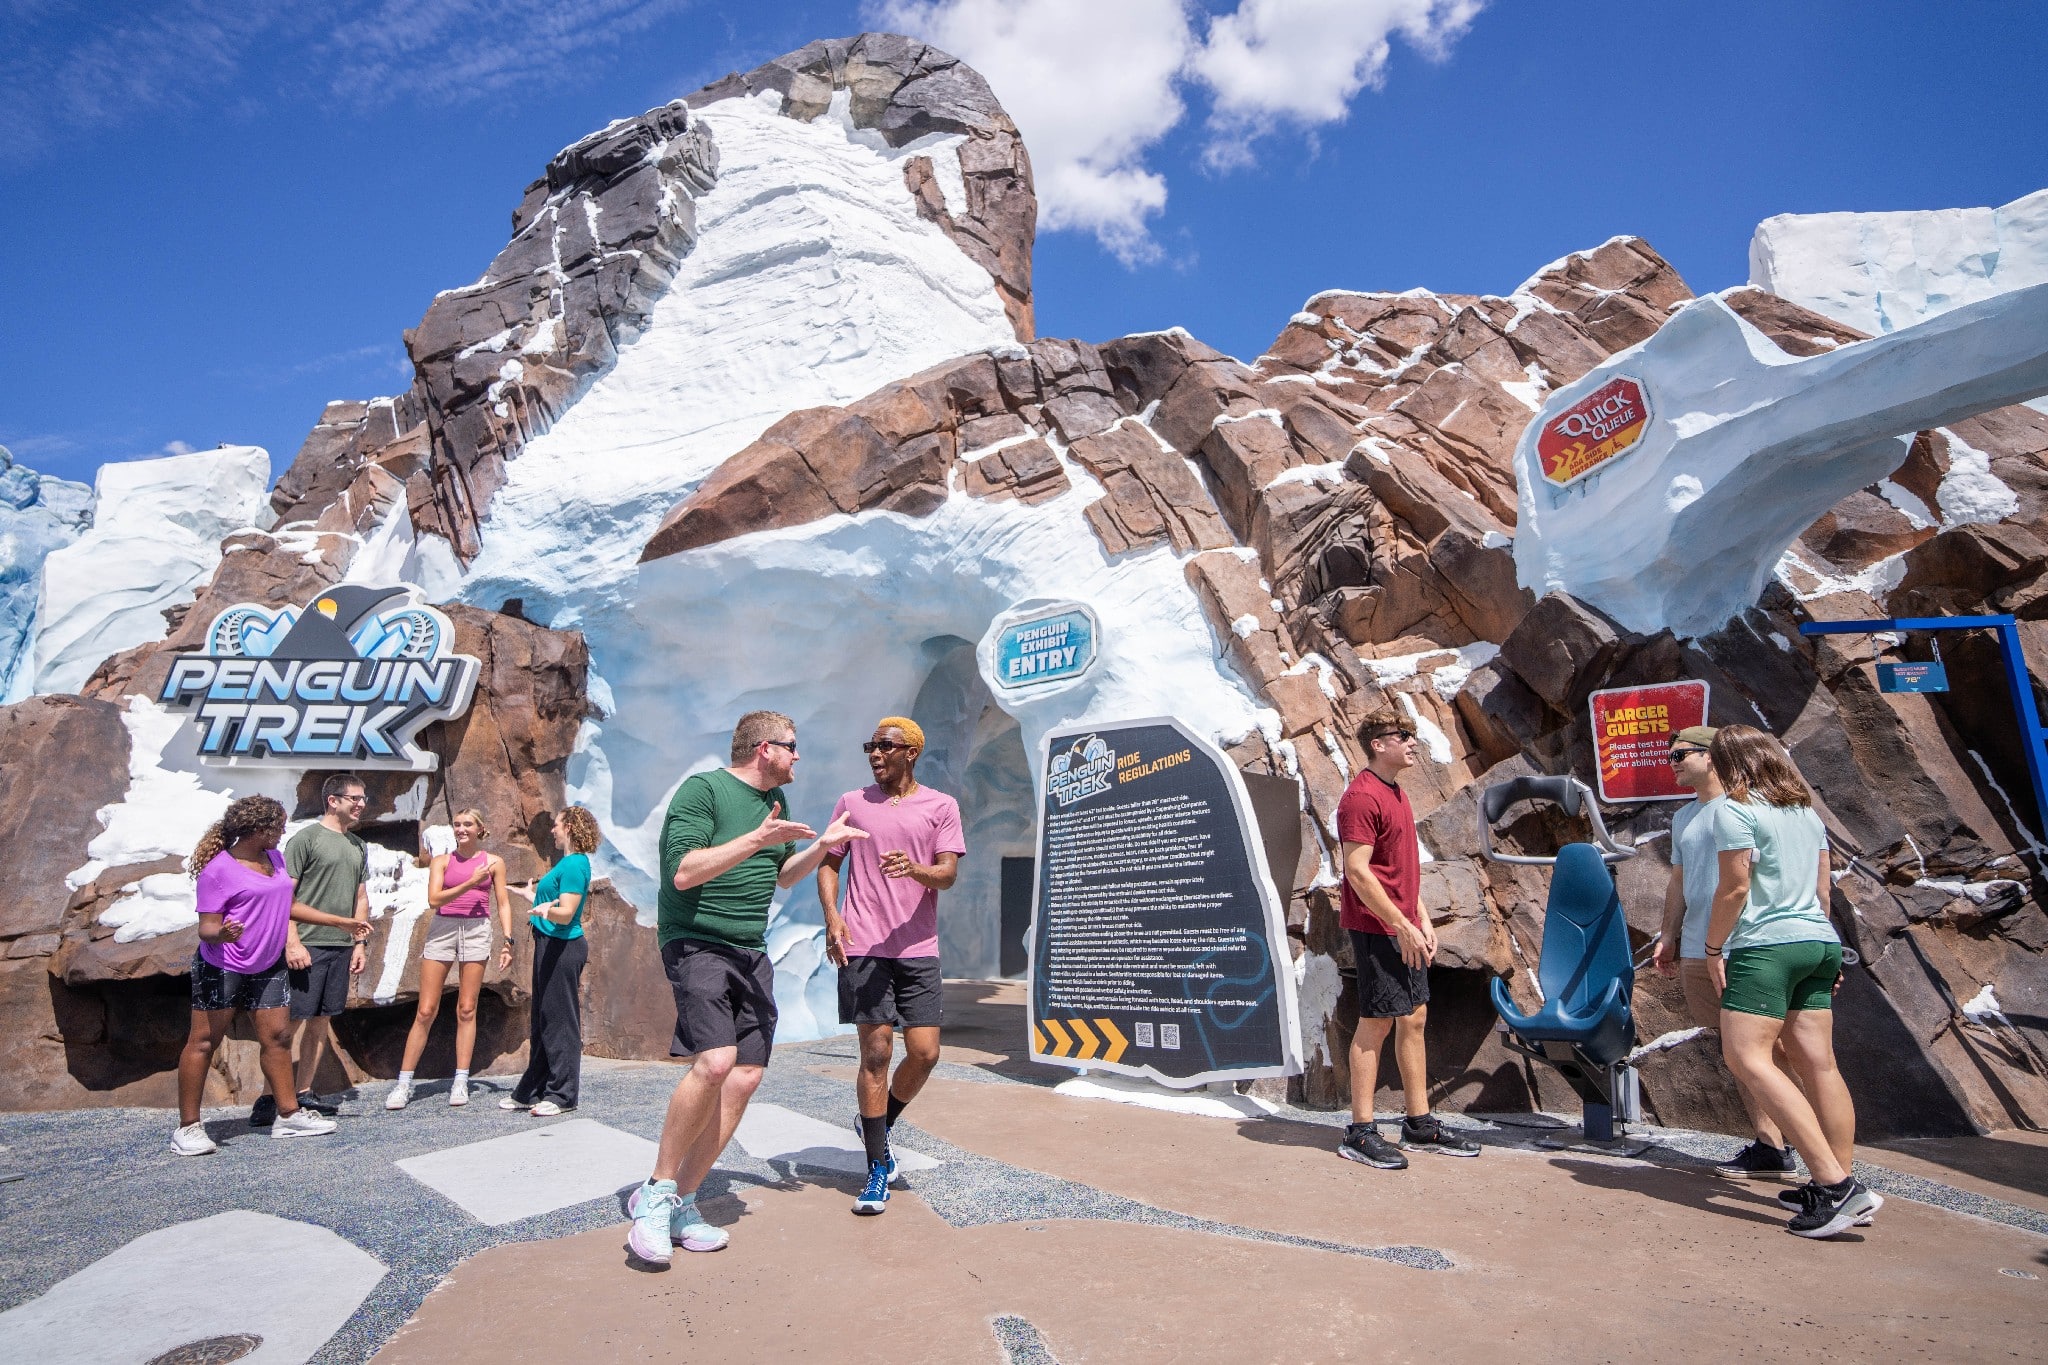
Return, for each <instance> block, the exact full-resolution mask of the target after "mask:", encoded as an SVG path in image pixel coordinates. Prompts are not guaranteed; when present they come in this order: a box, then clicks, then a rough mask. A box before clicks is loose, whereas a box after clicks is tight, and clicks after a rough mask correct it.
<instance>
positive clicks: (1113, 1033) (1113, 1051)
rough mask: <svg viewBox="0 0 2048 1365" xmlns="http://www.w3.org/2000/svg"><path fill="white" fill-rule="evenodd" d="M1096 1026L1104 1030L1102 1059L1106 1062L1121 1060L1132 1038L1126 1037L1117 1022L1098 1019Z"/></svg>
mask: <svg viewBox="0 0 2048 1365" xmlns="http://www.w3.org/2000/svg"><path fill="white" fill-rule="evenodd" d="M1095 1027H1097V1028H1099V1029H1101V1030H1102V1047H1103V1052H1102V1060H1103V1061H1105V1062H1114V1061H1118V1060H1121V1059H1122V1057H1123V1055H1124V1049H1125V1048H1127V1047H1129V1046H1130V1045H1131V1040H1130V1039H1128V1038H1126V1037H1124V1035H1123V1032H1122V1030H1120V1029H1118V1028H1117V1026H1116V1025H1115V1024H1113V1023H1111V1022H1110V1021H1109V1020H1107V1019H1097V1020H1096V1021H1095Z"/></svg>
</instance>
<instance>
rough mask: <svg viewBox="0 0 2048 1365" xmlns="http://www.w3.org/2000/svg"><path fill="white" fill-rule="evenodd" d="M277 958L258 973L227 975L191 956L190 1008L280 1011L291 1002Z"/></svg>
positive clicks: (223, 968)
mask: <svg viewBox="0 0 2048 1365" xmlns="http://www.w3.org/2000/svg"><path fill="white" fill-rule="evenodd" d="M286 975H287V973H286V971H285V967H284V959H283V958H282V957H280V958H279V959H278V960H277V961H275V962H273V963H271V964H270V966H268V967H266V968H264V969H263V970H262V971H260V972H231V971H229V970H228V969H227V968H225V967H216V966H214V965H213V964H212V963H211V962H208V961H207V960H206V959H205V958H204V957H201V956H200V955H199V954H198V953H197V952H196V951H195V952H194V953H193V954H192V1008H193V1009H195V1010H202V1011H206V1012H209V1013H210V1012H212V1011H214V1010H281V1009H283V1008H284V1007H285V1006H286V1005H289V1004H290V1003H291V1000H292V991H291V985H290V983H289V982H287V981H286V980H285V977H286Z"/></svg>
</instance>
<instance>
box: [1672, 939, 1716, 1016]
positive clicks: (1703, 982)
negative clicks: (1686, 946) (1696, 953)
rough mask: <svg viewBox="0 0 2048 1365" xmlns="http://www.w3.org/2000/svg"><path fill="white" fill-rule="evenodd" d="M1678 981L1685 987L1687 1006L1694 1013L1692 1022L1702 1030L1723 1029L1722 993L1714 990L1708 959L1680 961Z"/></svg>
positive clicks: (1684, 958)
mask: <svg viewBox="0 0 2048 1365" xmlns="http://www.w3.org/2000/svg"><path fill="white" fill-rule="evenodd" d="M1678 980H1679V983H1680V984H1681V985H1683V986H1684V987H1685V1005H1686V1008H1687V1009H1689V1010H1691V1011H1692V1021H1693V1022H1694V1023H1695V1024H1698V1025H1699V1026H1700V1027H1701V1028H1713V1029H1717V1028H1719V1027H1721V993H1720V992H1719V991H1717V990H1715V989H1714V976H1713V972H1712V971H1711V970H1710V969H1709V968H1708V966H1707V959H1705V958H1703V957H1681V958H1680V959H1678Z"/></svg>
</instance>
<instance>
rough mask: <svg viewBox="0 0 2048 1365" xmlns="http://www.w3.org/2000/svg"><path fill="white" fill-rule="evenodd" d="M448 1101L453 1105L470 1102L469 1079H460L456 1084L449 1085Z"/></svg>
mask: <svg viewBox="0 0 2048 1365" xmlns="http://www.w3.org/2000/svg"><path fill="white" fill-rule="evenodd" d="M448 1103H450V1104H453V1105H464V1104H468V1103H469V1081H468V1080H467V1079H463V1080H459V1081H457V1082H455V1084H454V1085H452V1086H450V1087H448Z"/></svg>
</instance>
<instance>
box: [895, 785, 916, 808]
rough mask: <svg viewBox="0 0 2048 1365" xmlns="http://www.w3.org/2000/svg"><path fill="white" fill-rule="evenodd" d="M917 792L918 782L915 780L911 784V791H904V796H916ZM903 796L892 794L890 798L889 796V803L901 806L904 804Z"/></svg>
mask: <svg viewBox="0 0 2048 1365" xmlns="http://www.w3.org/2000/svg"><path fill="white" fill-rule="evenodd" d="M916 793H917V783H915V782H912V783H911V784H910V790H909V791H907V792H905V793H903V796H914V795H916ZM903 796H892V797H890V798H889V804H890V805H892V806H900V805H902V804H903Z"/></svg>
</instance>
